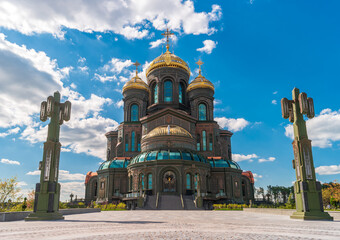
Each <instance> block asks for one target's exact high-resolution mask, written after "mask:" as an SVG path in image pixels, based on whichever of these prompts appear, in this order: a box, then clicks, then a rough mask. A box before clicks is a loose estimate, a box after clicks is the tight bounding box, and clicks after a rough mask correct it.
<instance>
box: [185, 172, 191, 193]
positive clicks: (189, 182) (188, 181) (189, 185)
mask: <svg viewBox="0 0 340 240" xmlns="http://www.w3.org/2000/svg"><path fill="white" fill-rule="evenodd" d="M186 185H187V186H186V188H187V189H188V190H189V189H191V175H190V173H187V184H186Z"/></svg>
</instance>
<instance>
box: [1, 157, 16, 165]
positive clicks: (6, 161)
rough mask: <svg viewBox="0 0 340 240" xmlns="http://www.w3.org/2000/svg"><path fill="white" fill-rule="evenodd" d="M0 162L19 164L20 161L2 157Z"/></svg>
mask: <svg viewBox="0 0 340 240" xmlns="http://www.w3.org/2000/svg"><path fill="white" fill-rule="evenodd" d="M0 162H1V163H4V164H10V165H20V162H18V161H14V160H9V159H6V158H2V159H1V161H0Z"/></svg>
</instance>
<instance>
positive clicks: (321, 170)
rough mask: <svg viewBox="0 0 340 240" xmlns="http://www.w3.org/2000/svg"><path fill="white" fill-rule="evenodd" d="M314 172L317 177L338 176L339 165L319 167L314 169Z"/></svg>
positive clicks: (339, 172) (339, 171)
mask: <svg viewBox="0 0 340 240" xmlns="http://www.w3.org/2000/svg"><path fill="white" fill-rule="evenodd" d="M315 172H316V173H318V174H319V175H335V174H340V165H330V166H320V167H317V168H315Z"/></svg>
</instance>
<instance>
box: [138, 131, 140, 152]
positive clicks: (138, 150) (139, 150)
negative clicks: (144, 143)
mask: <svg viewBox="0 0 340 240" xmlns="http://www.w3.org/2000/svg"><path fill="white" fill-rule="evenodd" d="M137 151H138V152H140V134H138V135H137Z"/></svg>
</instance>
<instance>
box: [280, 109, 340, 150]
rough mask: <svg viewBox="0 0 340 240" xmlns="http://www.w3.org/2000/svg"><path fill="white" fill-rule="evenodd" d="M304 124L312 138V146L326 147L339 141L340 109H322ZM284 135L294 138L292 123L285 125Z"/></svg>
mask: <svg viewBox="0 0 340 240" xmlns="http://www.w3.org/2000/svg"><path fill="white" fill-rule="evenodd" d="M306 124H307V131H308V137H309V138H310V139H311V140H312V145H313V146H315V147H320V148H327V147H332V145H333V143H334V142H338V141H340V110H339V111H332V110H331V109H329V108H327V109H324V110H322V111H321V112H320V114H319V115H318V116H316V117H314V118H312V119H308V120H307V121H306ZM285 135H286V136H287V137H289V138H291V139H294V131H293V126H292V124H289V125H286V126H285Z"/></svg>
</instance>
